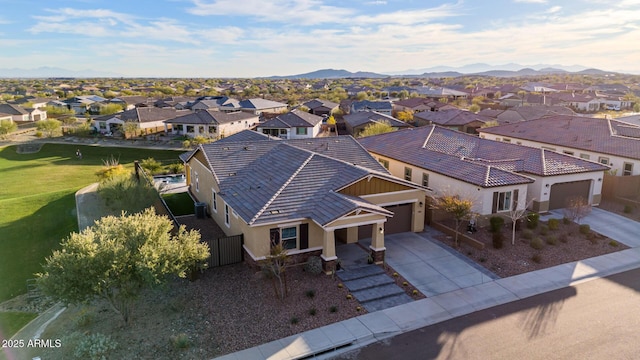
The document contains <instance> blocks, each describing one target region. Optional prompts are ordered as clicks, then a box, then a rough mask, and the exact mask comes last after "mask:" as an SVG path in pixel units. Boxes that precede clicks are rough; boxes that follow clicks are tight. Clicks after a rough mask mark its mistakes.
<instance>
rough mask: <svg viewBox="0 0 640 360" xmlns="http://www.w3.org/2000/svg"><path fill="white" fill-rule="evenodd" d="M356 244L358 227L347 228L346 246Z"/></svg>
mask: <svg viewBox="0 0 640 360" xmlns="http://www.w3.org/2000/svg"><path fill="white" fill-rule="evenodd" d="M357 242H358V227H357V226H352V227H349V228H347V244H355V243H357Z"/></svg>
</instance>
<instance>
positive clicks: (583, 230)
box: [579, 224, 591, 235]
mask: <svg viewBox="0 0 640 360" xmlns="http://www.w3.org/2000/svg"><path fill="white" fill-rule="evenodd" d="M579 229H580V234H582V235H587V234H589V233H590V232H591V226H589V224H580V228H579Z"/></svg>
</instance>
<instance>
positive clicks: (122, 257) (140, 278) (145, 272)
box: [37, 208, 209, 324]
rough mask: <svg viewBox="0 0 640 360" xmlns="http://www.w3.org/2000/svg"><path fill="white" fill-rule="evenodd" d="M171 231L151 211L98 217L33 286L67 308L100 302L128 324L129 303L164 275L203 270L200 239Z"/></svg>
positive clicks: (70, 240)
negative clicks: (65, 304)
mask: <svg viewBox="0 0 640 360" xmlns="http://www.w3.org/2000/svg"><path fill="white" fill-rule="evenodd" d="M172 228H173V223H172V222H171V220H169V218H167V217H166V216H160V215H156V213H155V211H154V210H153V208H149V209H147V210H145V211H144V212H142V213H139V214H134V215H127V214H126V213H124V212H123V213H122V215H121V216H118V217H115V216H107V217H104V218H102V219H100V220H98V221H96V223H95V225H93V226H91V227H89V228H87V229H85V230H83V231H82V232H79V233H76V232H74V233H71V234H70V235H69V237H67V238H66V239H64V240H63V241H62V243H61V247H62V248H61V250H56V251H54V253H53V255H51V256H50V257H48V258H47V259H46V262H45V264H44V265H43V271H44V272H43V273H40V274H37V276H38V285H39V286H40V288H41V289H42V290H43V292H44V293H45V294H47V295H49V296H51V297H53V298H54V299H56V300H58V301H62V302H65V303H68V304H80V303H89V302H92V301H94V300H95V299H96V298H102V299H105V300H107V301H108V303H109V304H110V305H111V308H112V309H113V310H114V311H115V312H116V313H118V314H119V315H120V316H121V317H122V320H123V321H124V322H125V324H128V322H129V320H130V318H131V312H132V310H133V309H132V305H133V300H134V299H135V298H136V297H137V295H138V294H139V293H140V291H141V290H142V289H143V288H145V287H151V286H156V285H159V284H162V283H163V282H165V281H166V279H167V275H171V274H173V275H177V276H179V277H183V278H184V277H186V275H187V272H189V271H191V270H192V269H194V268H204V267H206V264H205V263H204V261H205V260H206V259H207V258H208V257H209V248H208V246H207V245H206V244H203V243H200V233H199V232H198V231H196V230H190V231H187V230H186V229H185V227H184V226H181V227H180V228H179V229H178V231H177V233H176V234H175V235H172V234H171V230H172Z"/></svg>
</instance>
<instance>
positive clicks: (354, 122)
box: [344, 111, 411, 137]
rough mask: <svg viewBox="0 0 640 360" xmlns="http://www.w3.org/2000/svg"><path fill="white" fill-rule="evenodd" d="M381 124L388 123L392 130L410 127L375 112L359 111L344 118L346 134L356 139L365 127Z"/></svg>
mask: <svg viewBox="0 0 640 360" xmlns="http://www.w3.org/2000/svg"><path fill="white" fill-rule="evenodd" d="M382 122H386V123H388V124H389V125H391V127H392V128H393V129H394V130H398V129H402V128H407V127H411V125H409V124H407V123H405V122H404V121H400V120H398V119H396V118H394V117H391V116H389V115H386V114H381V113H378V112H376V111H361V112H356V113H352V114H349V115H345V116H344V123H345V126H346V128H347V132H348V133H349V134H351V135H353V136H355V137H358V135H360V133H361V132H362V131H363V130H364V129H365V128H366V127H367V126H369V125H371V124H377V123H382Z"/></svg>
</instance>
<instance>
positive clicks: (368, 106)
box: [349, 100, 393, 116]
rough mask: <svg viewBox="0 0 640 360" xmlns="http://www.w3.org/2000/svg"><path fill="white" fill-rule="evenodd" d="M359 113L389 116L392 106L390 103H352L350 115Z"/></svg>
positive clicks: (366, 101) (365, 101)
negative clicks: (371, 112)
mask: <svg viewBox="0 0 640 360" xmlns="http://www.w3.org/2000/svg"><path fill="white" fill-rule="evenodd" d="M361 111H375V112H377V113H379V114H384V115H389V116H391V114H392V113H393V105H392V104H391V101H369V100H362V101H354V102H352V103H351V109H350V111H349V113H350V114H355V113H357V112H361Z"/></svg>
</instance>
